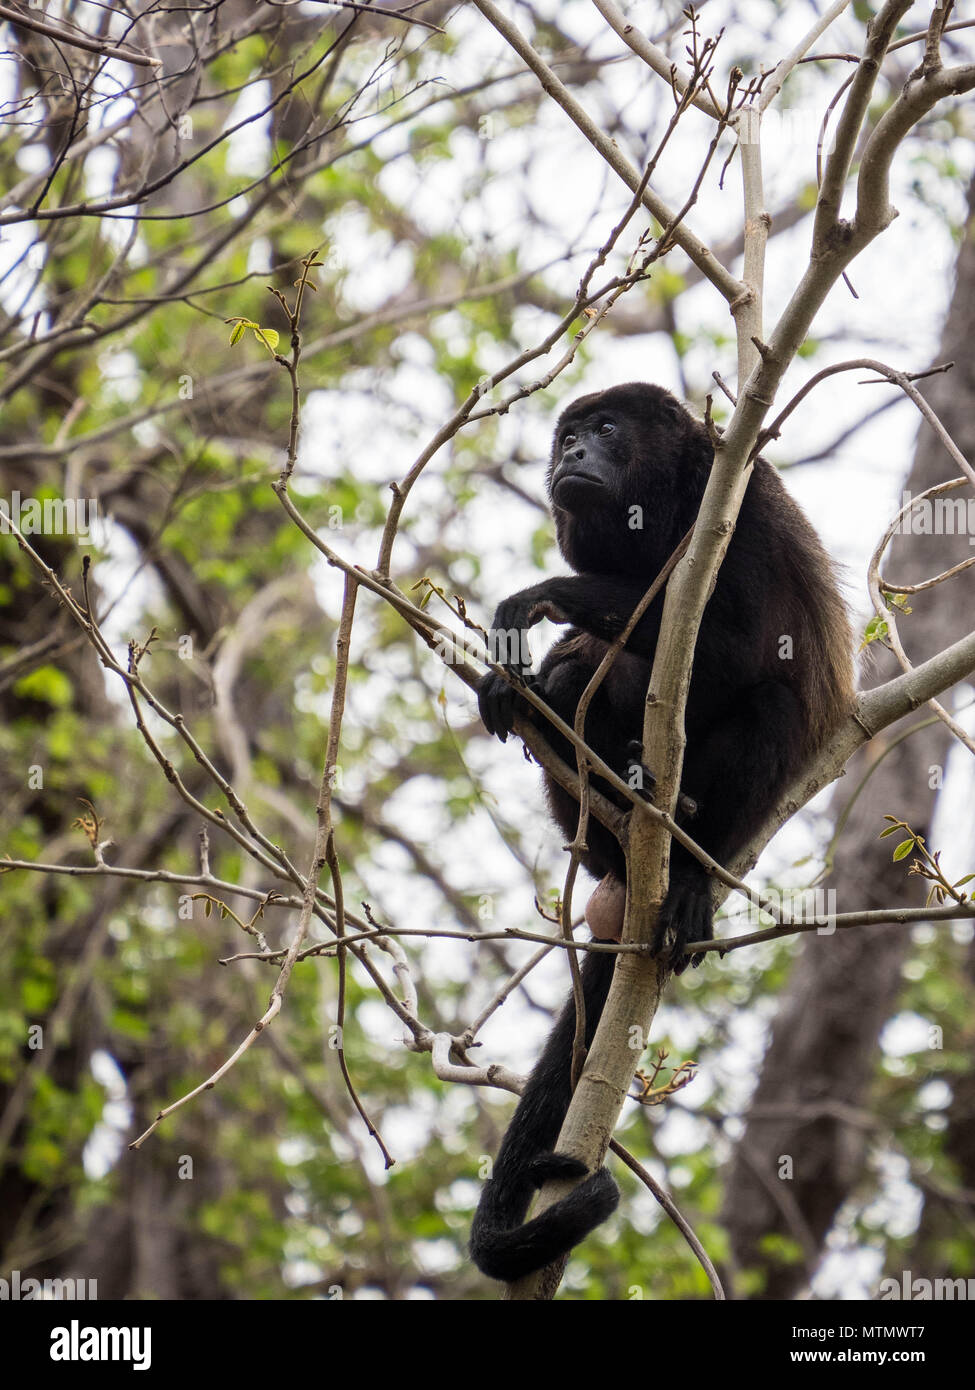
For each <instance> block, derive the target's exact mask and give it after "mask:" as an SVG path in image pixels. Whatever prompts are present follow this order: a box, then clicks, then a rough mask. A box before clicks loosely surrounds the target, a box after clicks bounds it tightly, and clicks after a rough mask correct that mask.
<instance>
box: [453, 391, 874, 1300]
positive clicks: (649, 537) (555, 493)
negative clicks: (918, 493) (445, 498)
mask: <svg viewBox="0 0 975 1390" xmlns="http://www.w3.org/2000/svg"><path fill="white" fill-rule="evenodd" d="M712 458H713V450H712V447H711V444H710V441H709V439H708V435H707V431H706V429H705V427H704V425H703V424H701V423H700V422H699V421H696V420H694V419H693V418H692V417H691V416H690V415H689V414H688V413H687V411H686V410H685V409H684V408H683V406H681V405H680V403H679V402H678V401H677V400H675V399H674V397H673V396H671V395H670V394H669V393H668V392H667V391H665V390H663V388H662V387H659V386H650V385H645V384H642V383H631V384H629V385H624V386H615V387H612V388H611V389H610V390H608V391H603V392H599V393H596V394H594V395H590V396H584V397H583V398H582V399H581V400H579V401H576V402H575V403H574V404H573V405H571V406H570V407H569V408H568V410H566V411H565V413H564V414H563V415H562V417H561V418H560V420H559V422H558V425H557V427H556V432H555V439H554V443H553V448H552V459H551V464H550V467H549V472H548V488H549V496H550V498H551V502H552V513H553V516H554V519H555V529H556V534H557V536H558V542H559V548H560V550H561V551H562V554H563V556H564V557H565V559H566V560H567V561H568V563H569V565H570V566H571V567H572V569H573V570H575V571H576V573H575V574H574V575H572V576H565V577H562V578H555V579H547V580H544V581H543V582H542V583H541V584H535V585H533V586H532V587H531V588H529V589H523V590H522V591H521V592H520V593H517V594H514V595H512V597H511V598H508V599H506V600H505V601H504V602H503V603H502V604H501V605H500V606H499V608H498V610H497V612H496V613H495V616H494V622H493V624H492V633H494V634H496V633H499V632H501V633H505V634H507V635H508V636H509V638H510V637H511V636H512V634H514V635H517V634H519V633H523V632H524V631H525V630H526V629H528V628H530V627H531V626H532V625H533V624H535V623H537V622H539V621H540V620H541V619H542V618H543V617H547V618H550V619H552V620H553V621H555V622H561V623H568V624H570V625H571V626H570V630H569V631H568V633H567V634H566V635H565V636H564V637H563V638H562V639H561V640H560V641H559V642H557V643H556V644H555V646H554V647H553V648H552V650H551V651H550V652H549V653H548V655H547V656H546V657H545V659H544V660H543V662H542V664H541V668H540V670H539V673H538V676H537V677H531V676H528V677H527V679H528V680H529V681H531V683H532V685H533V688H534V689H535V690H536V691H537V693H538V694H540V695H541V696H542V698H543V699H544V700H545V702H546V703H547V704H548V705H550V706H551V708H552V709H554V710H555V711H556V712H557V713H558V714H559V715H561V717H562V718H563V719H564V720H566V722H567V723H569V724H572V722H573V717H574V714H575V709H576V705H577V703H578V701H579V697H580V696H581V694H582V692H583V690H584V689H585V687H586V685H587V683H588V681H589V679H590V677H591V676H592V674H593V672H594V671H595V669H596V667H597V666H598V665H599V662H600V660H601V659H602V657H603V655H604V653H605V651H606V648H607V645H608V642H609V641H610V640H611V639H612V638H614V637H615V636H617V634H618V633H619V632H621V631H622V629H623V627H624V626H625V624H626V622H627V620H628V618H629V616H630V614H631V613H632V611H633V609H634V607H635V605H636V603H637V601H638V600H639V599H640V598H642V596H643V594H644V593H645V592H646V591H647V589H648V588H649V587H650V585H651V583H652V582H653V580H654V579H655V578H656V576H657V574H658V573H659V571H660V570H661V568H662V567H663V565H664V564H665V562H666V561H667V559H668V558H669V556H670V555H671V553H672V552H673V550H674V549H675V547H676V546H677V544H678V543H679V541H680V539H681V537H682V536H683V535H684V534H685V533H686V531H687V530H688V529H689V528H690V526H691V525H692V524H693V522H694V520H695V518H696V516H697V512H698V508H699V506H700V502H701V498H702V496H703V493H704V488H705V485H706V483H707V479H708V474H709V472H710V468H711V462H712ZM662 609H663V595H662V594H661V595H659V596H658V597H657V599H655V600H654V602H653V604H652V605H651V606H650V609H649V610H648V612H647V613H646V615H645V616H644V617H643V618H642V619H641V620H640V622H639V624H638V625H637V628H636V630H635V631H634V633H633V635H632V637H631V638H630V640H629V642H628V643H627V647H626V649H625V650H624V651H623V652H621V653H620V655H619V656H618V657H617V659H616V661H615V663H614V665H613V666H612V668H611V670H610V672H609V675H608V676H607V678H606V680H605V681H604V683H603V685H602V686H601V688H600V689H599V691H598V693H597V695H596V697H595V699H594V700H593V702H592V705H591V706H590V709H589V713H588V717H587V721H586V731H585V732H586V740H587V742H588V743H589V744H590V745H591V747H592V748H594V749H595V751H596V752H597V753H598V754H599V755H600V756H601V757H602V758H603V759H604V760H605V761H606V762H607V763H608V764H609V765H610V766H611V767H615V768H618V769H619V770H620V772H621V774H622V775H624V776H625V775H626V770H627V768H628V766H629V764H630V761H631V754H630V752H629V748H630V745H631V744H632V742H633V740H634V739H639V738H640V735H641V732H642V727H643V709H644V702H645V699H646V692H647V686H648V684H649V680H650V668H651V664H652V660H653V652H654V648H655V645H656V641H657V635H658V631H659V625H660V616H661V612H662ZM850 651H851V636H850V629H849V623H848V620H847V616H846V612H845V609H844V606H843V603H842V600H841V598H840V596H839V593H838V590H837V587H836V582H835V579H834V577H833V572H832V569H831V566H830V562H829V559H828V557H827V555H826V553H825V551H824V550H823V548H822V546H821V544H820V542H819V539H818V537H817V536H816V533H815V532H814V531H813V529H812V527H811V526H810V524H809V522H808V521H807V520H806V518H805V516H804V515H803V513H802V512H801V511H800V510H799V508H798V506H797V505H796V504H795V502H793V500H792V499H791V497H790V496H789V495H788V493H787V492H786V491H785V489H784V488H783V486H782V483H781V482H780V480H779V476H778V474H777V473H776V471H775V469H774V468H773V467H772V466H771V465H770V464H769V463H767V462H766V461H765V460H764V459H759V460H757V462H756V463H755V467H754V471H753V474H752V477H751V480H750V482H749V484H748V489H747V491H746V493H745V500H744V503H743V505H742V508H741V512H740V514H739V517H738V523H737V526H736V529H735V533H734V536H733V537H732V540H731V544H730V545H729V547H728V552H727V554H726V556H725V560H724V563H723V564H722V566H721V569H720V571H719V573H718V579H717V583H716V586H715V590H714V593H713V594H712V596H711V598H710V600H709V601H708V604H707V607H706V609H705V612H704V617H703V620H702V623H701V628H700V633H699V636H698V641H697V646H696V649H695V655H694V667H693V674H692V679H691V688H690V694H689V697H688V701H687V710H686V717H685V726H686V735H687V749H686V754H685V758H684V770H683V777H682V783H681V791H682V793H683V794H684V798H685V805H687V806H693V807H694V808H695V809H694V814H693V818H692V819H691V820H690V821H689V822H688V829H689V831H690V833H691V834H692V835H693V836H694V838H695V839H696V840H697V842H698V843H699V844H700V845H701V846H702V847H703V848H704V849H706V850H707V851H708V853H709V854H711V855H713V857H714V858H715V859H717V860H718V861H719V863H727V862H729V861H730V860H731V859H733V858H734V856H735V854H736V853H737V852H738V851H739V850H740V849H741V848H743V846H744V845H745V844H746V843H747V841H748V840H749V838H750V837H751V835H752V834H753V832H754V831H756V830H757V829H758V827H759V825H760V824H761V822H762V821H763V819H764V818H765V816H766V814H767V813H768V812H769V811H770V810H771V809H772V807H773V806H774V804H775V802H776V800H777V799H778V797H779V796H780V794H781V792H782V791H783V790H784V788H785V787H786V785H787V784H788V782H789V780H790V778H791V777H792V776H793V774H794V773H795V772H796V771H797V770H798V768H799V767H800V765H801V764H802V762H803V761H804V760H805V759H806V758H807V757H808V755H809V754H810V753H811V752H812V751H813V749H815V748H816V747H817V746H818V745H819V744H820V743H821V742H822V741H823V739H824V737H825V736H826V734H827V733H828V731H829V730H830V728H831V727H832V726H834V725H835V724H836V723H837V721H838V720H839V719H840V718H841V717H842V716H843V714H845V713H847V712H848V711H849V709H850V707H851V702H852V673H851V661H850ZM508 665H509V669H511V670H512V671H514V672H515V673H517V674H519V675H525V672H526V670H527V665H526V660H525V653H524V651H522V652H521V653H520V654H519V660H517V661H512V662H509V663H508ZM478 700H479V705H480V710H481V717H482V719H483V720H484V723H485V725H486V727H487V729H488V731H489V732H490V733H493V734H497V735H498V737H499V738H500V739H501V741H502V742H504V741H505V740H506V739H507V736H508V734H509V733H510V731H511V728H512V722H513V719H514V715H515V711H516V709H517V710H519V711H520V712H523V713H527V714H528V715H529V717H531V718H532V720H533V721H534V722H536V723H537V724H538V726H539V727H540V728H542V729H543V730H544V731H545V734H546V737H547V738H548V739H549V741H550V742H551V744H552V746H553V747H554V748H555V749H556V750H557V751H558V752H559V753H560V754H561V756H562V757H563V758H564V759H565V760H566V762H568V763H569V764H570V766H575V753H574V750H573V749H572V747H571V745H569V744H568V742H567V741H566V740H564V739H563V738H561V737H560V736H559V735H558V734H557V733H556V732H555V731H554V730H553V729H552V727H551V725H549V724H548V723H547V722H546V721H545V719H544V717H543V716H542V715H540V714H539V713H538V712H537V711H534V710H533V709H532V707H531V706H530V705H529V704H528V703H527V701H523V700H521V698H520V697H519V696H518V694H517V692H516V691H515V690H514V689H513V688H512V686H511V685H510V684H508V682H506V681H505V680H503V679H502V678H501V677H500V676H497V675H495V674H494V673H489V674H488V675H486V676H485V677H484V679H483V680H482V682H481V685H480V688H479V691H478ZM593 786H595V787H596V788H597V789H598V790H599V791H601V792H602V793H603V795H605V796H608V797H610V798H611V799H612V800H614V801H615V802H616V803H617V804H618V805H620V806H621V807H622V808H623V809H626V807H625V804H624V803H623V801H622V799H621V798H620V797H618V796H617V794H616V793H614V792H613V791H612V790H611V788H610V787H609V786H608V785H607V784H606V783H605V782H602V781H601V780H600V779H599V778H598V777H595V778H593ZM546 790H547V793H548V801H549V805H550V807H551V810H552V814H553V815H554V817H555V819H556V821H557V822H558V824H559V826H560V827H561V829H562V831H563V833H564V834H565V835H566V837H567V838H570V839H571V838H573V837H574V835H575V832H576V826H577V821H578V814H579V807H578V802H577V801H576V800H575V798H574V797H572V796H571V795H569V794H568V793H567V792H565V791H564V790H563V789H562V788H561V787H559V786H558V784H557V783H555V782H554V781H553V780H552V779H551V778H549V777H546ZM586 838H587V840H588V844H589V849H588V852H587V853H586V854H585V855H584V856H583V858H582V862H583V864H584V866H585V867H586V868H587V869H588V870H589V872H590V873H592V874H593V875H594V876H595V877H596V878H598V879H604V878H605V879H607V881H608V882H611V881H612V880H613V879H616V880H619V881H620V882H625V879H626V863H625V859H624V855H623V851H622V849H621V848H620V845H619V843H618V842H617V840H616V838H615V836H614V835H613V834H612V833H611V832H610V831H608V830H607V829H606V828H605V827H604V826H602V825H601V824H600V823H599V822H598V821H596V820H595V819H594V818H590V820H589V824H588V828H587V831H586ZM711 919H712V900H711V891H710V882H709V879H708V876H707V874H706V873H705V872H704V871H703V869H702V868H701V866H700V864H699V863H698V861H696V860H695V859H693V857H692V856H690V855H689V854H688V853H687V852H686V851H684V850H683V849H682V848H681V847H680V846H679V845H677V844H676V843H675V844H673V845H672V847H671V859H670V886H669V890H668V893H667V897H666V900H665V902H664V904H663V907H662V909H661V912H660V916H659V920H658V924H657V929H656V935H655V938H654V945H655V947H656V949H657V951H658V952H664V953H666V957H667V960H668V963H669V964H670V965H671V966H673V968H674V969H675V970H677V971H680V970H682V969H683V968H684V967H685V966H686V964H687V956H686V955H685V952H684V948H685V946H686V945H687V944H688V943H689V942H691V941H702V940H710V938H711ZM618 925H619V926H622V921H620V922H619V924H618ZM600 934H601V935H602V934H604V933H603V932H601V933H600ZM610 934H611V933H610ZM613 966H614V958H613V957H612V956H611V955H608V954H596V953H588V954H587V956H586V959H585V961H584V963H583V967H582V977H583V987H584V991H585V1001H586V1044H587V1046H588V1045H589V1044H590V1043H591V1041H592V1037H593V1034H594V1033H595V1029H596V1024H597V1023H598V1021H599V1016H600V1014H601V1012H602V1009H603V1005H604V1004H605V1001H606V996H607V994H608V992H609V985H610V981H611V979H612V973H613ZM574 1029H575V1010H574V1007H573V1003H572V1000H571V998H570V1000H569V1002H568V1004H567V1005H566V1007H565V1009H564V1010H563V1012H562V1014H561V1015H560V1017H559V1020H558V1022H557V1024H556V1025H555V1028H554V1031H553V1032H552V1035H551V1037H550V1038H549V1040H548V1043H547V1044H546V1046H545V1049H544V1051H543V1052H542V1055H541V1057H540V1058H539V1060H538V1063H537V1064H536V1066H535V1069H534V1071H533V1072H532V1074H531V1076H530V1078H529V1080H528V1084H527V1087H526V1089H525V1092H524V1094H523V1096H522V1098H521V1101H520V1103H519V1105H518V1108H517V1110H516V1111H515V1115H514V1118H513V1120H512V1122H511V1125H510V1127H509V1129H508V1132H507V1134H506V1135H505V1138H504V1141H503V1143H502V1145H501V1150H500V1153H499V1154H498V1158H497V1161H496V1163H495V1165H494V1176H493V1178H492V1179H491V1181H490V1182H488V1183H487V1184H486V1185H485V1188H484V1192H483V1194H482V1196H481V1200H480V1203H479V1205H478V1209H477V1213H476V1215H475V1218H474V1224H473V1228H472V1232H471V1242H470V1247H471V1255H472V1257H473V1259H474V1262H475V1263H476V1264H477V1266H478V1268H480V1269H481V1270H482V1271H483V1272H484V1273H485V1274H488V1275H491V1276H492V1277H493V1278H495V1279H505V1280H512V1279H517V1278H520V1277H521V1276H522V1275H525V1274H528V1273H530V1272H531V1271H532V1270H535V1269H540V1268H542V1267H544V1266H545V1265H547V1264H550V1263H551V1262H552V1261H553V1260H555V1259H556V1258H558V1257H559V1256H560V1255H563V1254H565V1253H567V1252H568V1251H569V1250H570V1249H571V1248H572V1246H573V1245H575V1244H577V1243H578V1242H579V1241H580V1240H581V1239H582V1238H583V1237H584V1236H585V1235H586V1234H588V1232H589V1231H591V1230H592V1229H593V1228H594V1227H595V1226H597V1225H598V1224H599V1223H600V1222H601V1221H603V1220H604V1219H605V1218H606V1217H607V1216H608V1215H609V1213H610V1212H611V1211H612V1210H613V1209H614V1208H615V1206H616V1204H617V1202H618V1200H619V1193H618V1190H617V1188H616V1184H615V1182H614V1181H613V1179H612V1177H611V1176H610V1174H609V1173H608V1171H607V1170H606V1169H605V1168H601V1169H599V1170H598V1171H597V1172H596V1173H594V1174H591V1175H590V1176H589V1177H588V1178H586V1180H585V1181H584V1182H582V1183H580V1184H579V1185H578V1186H577V1187H575V1188H574V1189H573V1190H572V1192H570V1193H569V1195H568V1196H567V1197H565V1198H563V1199H562V1200H561V1201H560V1202H558V1203H557V1204H556V1205H555V1206H553V1207H550V1208H549V1210H548V1211H547V1212H545V1213H544V1214H543V1215H542V1216H540V1217H536V1218H535V1219H534V1220H532V1221H529V1222H528V1223H527V1224H522V1223H523V1222H524V1220H525V1216H526V1215H527V1212H528V1208H529V1206H530V1205H531V1200H532V1196H533V1193H534V1190H535V1188H536V1187H538V1186H540V1185H541V1184H542V1183H543V1182H544V1181H545V1180H546V1179H548V1178H550V1177H580V1176H582V1175H583V1174H584V1173H585V1169H584V1167H583V1165H582V1164H581V1163H580V1162H579V1161H578V1160H577V1159H574V1158H571V1157H570V1156H568V1155H565V1154H556V1153H553V1152H552V1146H553V1145H554V1143H555V1141H556V1139H557V1137H558V1133H559V1130H560V1128H561V1126H562V1121H563V1119H564V1118H565V1113H566V1110H567V1109H568V1105H569V1100H570V1095H571V1085H570V1053H571V1046H572V1038H573V1034H574Z"/></svg>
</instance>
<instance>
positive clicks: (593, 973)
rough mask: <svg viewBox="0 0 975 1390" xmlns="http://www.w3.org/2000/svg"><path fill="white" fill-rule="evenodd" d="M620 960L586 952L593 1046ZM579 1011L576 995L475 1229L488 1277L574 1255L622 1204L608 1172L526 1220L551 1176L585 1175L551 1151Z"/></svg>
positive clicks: (567, 1087) (498, 1163) (519, 1273)
mask: <svg viewBox="0 0 975 1390" xmlns="http://www.w3.org/2000/svg"><path fill="white" fill-rule="evenodd" d="M615 964H616V957H615V956H614V955H611V954H609V953H607V954H605V955H604V954H602V953H597V952H587V953H586V958H585V960H584V961H583V963H582V972H581V973H582V988H583V997H584V999H585V1002H586V1046H587V1047H588V1046H589V1045H590V1044H591V1042H592V1039H593V1035H594V1033H595V1031H596V1024H597V1023H598V1022H599V1017H600V1014H601V1013H602V1011H603V1007H604V1005H605V1003H606V996H607V995H608V993H609V986H610V982H611V981H612V978H613V968H614V966H615ZM575 1026H576V1011H575V1003H574V1001H573V999H572V996H571V995H570V996H569V999H568V1002H567V1003H566V1005H565V1007H564V1008H563V1010H562V1012H561V1014H560V1015H559V1018H558V1021H557V1023H556V1024H555V1027H554V1028H553V1029H552V1032H551V1035H550V1037H549V1039H548V1042H547V1043H546V1044H545V1048H544V1050H543V1052H542V1055H541V1056H540V1057H539V1059H538V1062H537V1063H536V1065H535V1069H534V1070H533V1072H532V1074H531V1076H530V1077H529V1078H528V1083H527V1085H526V1087H525V1090H524V1093H523V1094H522V1097H521V1100H520V1102H519V1104H518V1108H517V1109H516V1111H515V1113H514V1116H513V1117H512V1120H511V1124H510V1125H509V1126H508V1132H507V1133H506V1134H505V1136H504V1139H503V1141H502V1143H501V1149H500V1151H499V1153H498V1157H497V1159H496V1160H495V1164H494V1176H493V1177H492V1178H491V1179H490V1181H489V1182H487V1183H486V1184H485V1186H484V1191H483V1192H482V1194H481V1200H480V1201H479V1202H478V1205H477V1211H476V1212H475V1214H474V1221H473V1224H472V1226H471V1239H470V1252H471V1258H472V1259H473V1261H474V1263H475V1264H476V1265H477V1267H478V1269H479V1270H481V1272H482V1273H483V1274H487V1275H488V1276H489V1277H490V1278H492V1279H504V1280H505V1281H507V1282H510V1281H511V1280H513V1279H520V1278H522V1277H523V1276H524V1275H526V1274H531V1273H532V1271H533V1270H536V1269H544V1267H545V1266H546V1265H549V1264H551V1263H552V1261H553V1260H557V1259H558V1258H559V1257H560V1256H561V1255H565V1254H568V1252H569V1251H570V1250H571V1249H572V1247H573V1246H574V1245H578V1243H579V1241H580V1240H582V1239H584V1237H585V1236H587V1235H588V1234H589V1232H590V1231H592V1230H594V1229H595V1228H596V1227H597V1226H598V1225H599V1224H600V1223H601V1222H602V1221H605V1220H606V1218H607V1216H609V1215H610V1214H611V1212H613V1211H614V1210H615V1209H616V1205H617V1203H618V1202H619V1198H620V1194H619V1188H618V1187H617V1186H616V1183H615V1182H614V1181H613V1178H612V1176H611V1175H610V1173H609V1171H608V1170H607V1169H606V1168H600V1169H599V1170H598V1171H597V1172H595V1173H593V1174H591V1175H590V1176H589V1177H588V1178H587V1179H586V1181H585V1182H582V1183H580V1184H579V1185H578V1186H577V1187H575V1188H573V1190H572V1191H571V1192H570V1193H568V1195H567V1196H565V1197H563V1198H562V1199H561V1201H558V1202H556V1203H555V1205H554V1206H551V1207H549V1209H548V1210H547V1211H545V1212H543V1213H542V1215H541V1216H536V1217H535V1218H534V1219H533V1220H532V1221H529V1222H527V1223H526V1224H522V1223H524V1222H525V1216H526V1215H527V1213H528V1208H529V1207H530V1205H531V1201H532V1197H533V1196H534V1193H535V1190H536V1188H538V1187H540V1186H541V1185H542V1183H543V1182H545V1181H546V1180H547V1179H549V1178H571V1177H582V1176H583V1175H584V1174H585V1173H586V1172H587V1169H586V1167H585V1165H584V1164H582V1163H581V1162H580V1161H579V1160H578V1159H576V1158H572V1157H570V1156H569V1155H568V1154H559V1153H553V1152H552V1146H553V1144H554V1143H555V1141H556V1139H557V1138H558V1136H559V1130H560V1129H561V1128H562V1121H563V1120H564V1119H565V1115H566V1111H567V1110H568V1108H569V1101H570V1100H571V1097H572V1085H571V1065H572V1040H573V1038H574V1036H575Z"/></svg>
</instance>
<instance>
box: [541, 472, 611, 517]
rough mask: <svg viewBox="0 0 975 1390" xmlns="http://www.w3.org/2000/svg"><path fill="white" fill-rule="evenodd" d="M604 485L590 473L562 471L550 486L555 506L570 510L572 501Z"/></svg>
mask: <svg viewBox="0 0 975 1390" xmlns="http://www.w3.org/2000/svg"><path fill="white" fill-rule="evenodd" d="M604 486H605V484H604V483H603V480H602V479H601V478H597V477H595V476H594V475H593V474H592V473H563V474H562V476H561V477H560V478H559V479H558V480H557V481H556V483H555V486H554V487H553V488H552V499H553V501H554V502H555V505H556V506H557V507H561V508H562V509H563V510H564V511H571V510H572V506H573V504H574V503H577V502H580V501H581V500H582V499H583V498H585V497H588V496H591V494H592V491H593V489H594V488H601V487H604Z"/></svg>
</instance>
